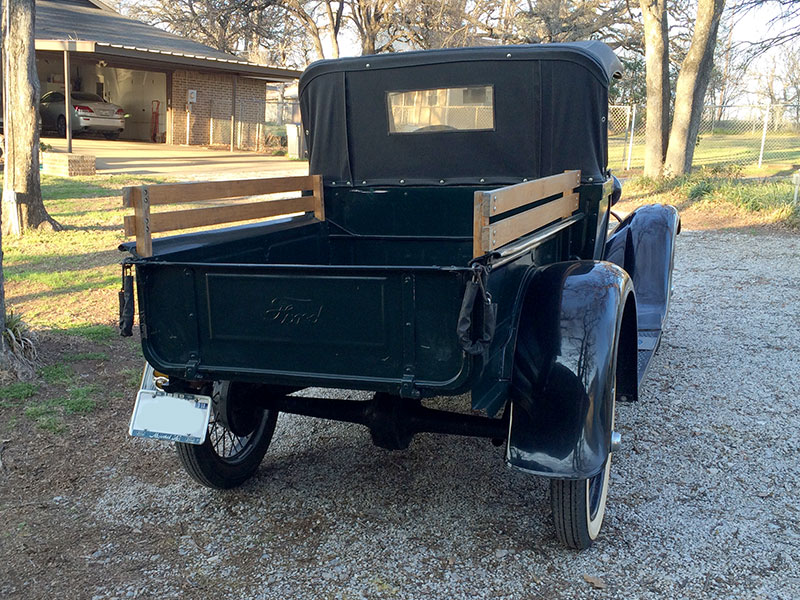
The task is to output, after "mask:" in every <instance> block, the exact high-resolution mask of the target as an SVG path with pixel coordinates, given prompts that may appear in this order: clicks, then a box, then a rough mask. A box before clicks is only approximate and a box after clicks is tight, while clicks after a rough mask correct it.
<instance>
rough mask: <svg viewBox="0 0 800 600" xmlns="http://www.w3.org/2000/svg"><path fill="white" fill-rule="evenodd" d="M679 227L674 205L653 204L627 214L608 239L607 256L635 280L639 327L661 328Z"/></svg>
mask: <svg viewBox="0 0 800 600" xmlns="http://www.w3.org/2000/svg"><path fill="white" fill-rule="evenodd" d="M680 227H681V220H680V216H678V211H677V210H676V209H675V207H674V206H668V205H665V204H650V205H647V206H641V207H639V208H637V209H636V210H635V211H633V212H632V213H631V214H629V215H628V216H627V217H625V219H623V220H622V222H621V223H620V224H619V225H618V226H617V228H616V229H615V230H614V233H613V234H612V235H611V236H610V237H609V238H608V241H607V242H606V247H605V252H604V254H603V258H604V260H607V261H610V262H613V263H615V264H617V265H619V266H620V267H622V268H623V269H625V271H626V272H627V273H628V275H630V276H631V279H632V280H633V286H634V288H635V289H636V306H637V309H638V313H639V314H638V320H639V321H638V326H639V329H651V330H660V329H661V326H662V324H663V323H664V319H665V318H666V316H667V310H668V308H669V299H670V292H671V288H672V265H673V256H674V251H675V237H676V236H677V235H678V233H679V232H680Z"/></svg>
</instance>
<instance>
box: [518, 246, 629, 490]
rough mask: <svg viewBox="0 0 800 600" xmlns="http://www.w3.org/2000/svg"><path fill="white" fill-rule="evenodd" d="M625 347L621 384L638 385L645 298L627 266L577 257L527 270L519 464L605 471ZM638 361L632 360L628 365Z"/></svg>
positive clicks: (574, 473)
mask: <svg viewBox="0 0 800 600" xmlns="http://www.w3.org/2000/svg"><path fill="white" fill-rule="evenodd" d="M617 348H619V354H620V356H619V365H620V367H618V369H617V373H618V374H619V376H620V378H621V380H620V384H621V385H622V386H630V385H633V386H634V393H635V385H636V366H635V365H636V362H635V361H636V303H635V299H634V294H633V286H632V283H631V279H630V277H628V275H627V273H625V271H623V270H622V269H621V268H619V267H618V266H617V265H614V264H611V263H608V262H600V261H572V262H563V263H555V264H552V265H548V266H546V267H543V268H541V269H538V270H537V271H536V272H535V273H534V274H533V275H532V276H531V277H530V278H528V279H527V287H526V289H525V290H524V291H523V298H522V308H521V312H520V319H519V327H518V331H517V342H516V351H515V354H514V368H513V376H512V381H511V389H510V393H509V396H510V399H511V418H510V423H509V436H508V444H507V449H506V461H507V462H508V464H509V465H511V466H513V467H515V468H518V469H521V470H523V471H527V472H530V473H534V474H537V475H543V476H546V477H558V478H574V479H577V478H585V477H591V476H593V475H595V474H597V473H598V472H599V471H600V469H601V468H602V466H603V463H604V462H605V460H606V457H607V455H608V452H609V447H610V443H611V439H610V438H611V428H612V408H613V394H614V383H615V375H616V374H615V372H614V365H615V364H616V362H617V357H616V356H615V353H616V352H617ZM629 361H632V362H633V368H632V370H631V369H630V368H627V369H626V368H622V367H624V366H627V365H628V362H629ZM628 393H630V392H628Z"/></svg>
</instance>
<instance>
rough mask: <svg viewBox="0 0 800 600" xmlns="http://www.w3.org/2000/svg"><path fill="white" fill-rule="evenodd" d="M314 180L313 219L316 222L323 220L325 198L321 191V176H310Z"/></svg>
mask: <svg viewBox="0 0 800 600" xmlns="http://www.w3.org/2000/svg"><path fill="white" fill-rule="evenodd" d="M312 177H313V178H314V187H313V188H312V189H313V190H314V218H316V219H317V220H318V221H324V220H325V196H324V194H323V191H322V175H312Z"/></svg>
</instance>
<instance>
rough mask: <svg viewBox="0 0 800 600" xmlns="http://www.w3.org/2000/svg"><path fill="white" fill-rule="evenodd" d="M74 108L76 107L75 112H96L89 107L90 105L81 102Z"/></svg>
mask: <svg viewBox="0 0 800 600" xmlns="http://www.w3.org/2000/svg"><path fill="white" fill-rule="evenodd" d="M72 108H74V109H75V112H79V113H93V112H94V111H93V110H92V109H91V108H89V107H88V106H82V105H80V104H76V105H75V106H73V107H72Z"/></svg>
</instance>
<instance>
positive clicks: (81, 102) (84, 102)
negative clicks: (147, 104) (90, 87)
mask: <svg viewBox="0 0 800 600" xmlns="http://www.w3.org/2000/svg"><path fill="white" fill-rule="evenodd" d="M70 96H71V98H72V102H71V104H72V110H71V111H70V123H71V127H72V131H73V132H75V133H77V132H80V131H96V132H98V133H102V134H103V135H104V136H105V137H106V138H108V139H110V140H115V139H117V138H118V137H119V134H120V133H122V131H123V130H124V129H125V111H124V110H123V109H122V107H121V106H117V105H116V104H112V103H111V102H106V101H105V100H103V99H102V98H101V97H100V96H98V95H97V94H90V93H88V92H72V93H71V94H70ZM39 114H41V116H42V129H49V130H55V131H56V132H57V133H58V135H59V136H60V137H66V135H67V120H66V118H65V116H64V114H65V113H64V92H58V91H52V92H47V93H46V94H45V95H44V96H42V99H41V101H40V103H39Z"/></svg>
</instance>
